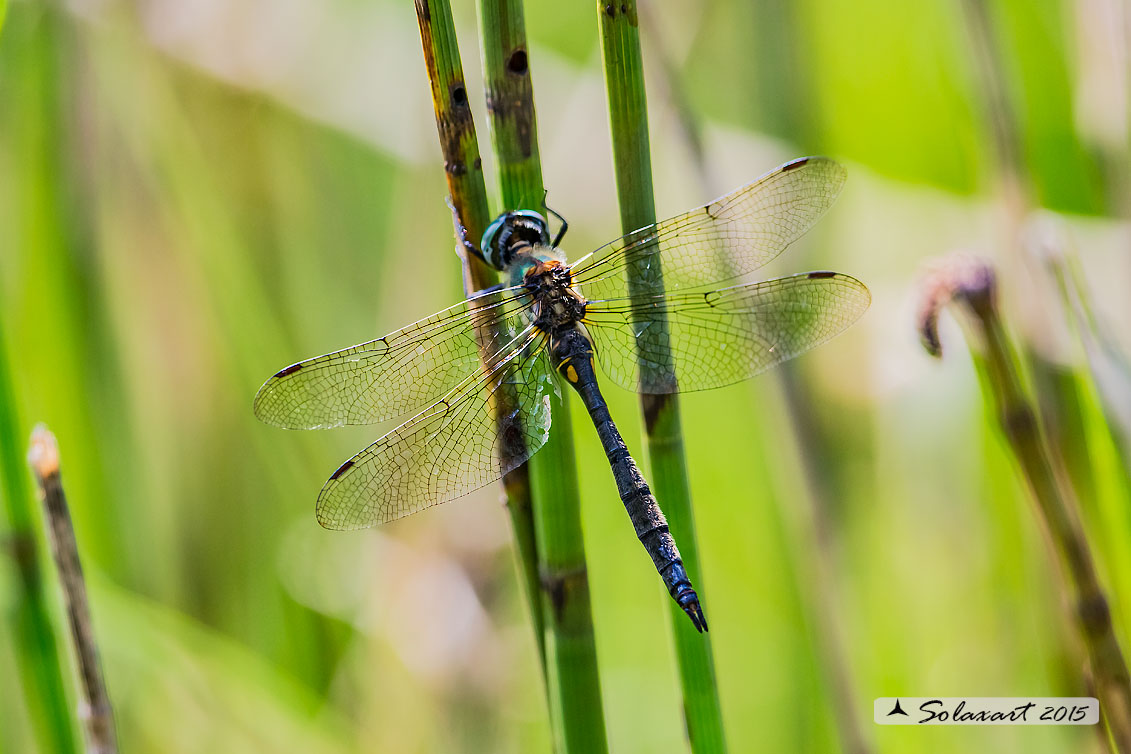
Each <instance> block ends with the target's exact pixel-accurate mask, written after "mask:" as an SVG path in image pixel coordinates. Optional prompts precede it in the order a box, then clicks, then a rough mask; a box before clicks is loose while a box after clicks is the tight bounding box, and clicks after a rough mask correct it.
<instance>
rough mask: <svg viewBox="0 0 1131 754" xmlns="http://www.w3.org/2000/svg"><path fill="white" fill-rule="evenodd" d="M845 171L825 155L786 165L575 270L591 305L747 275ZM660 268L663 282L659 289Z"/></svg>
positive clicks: (810, 215)
mask: <svg viewBox="0 0 1131 754" xmlns="http://www.w3.org/2000/svg"><path fill="white" fill-rule="evenodd" d="M845 175H846V174H845V170H844V168H843V167H841V166H840V165H839V164H837V163H836V162H833V161H832V160H830V159H828V158H825V157H805V158H802V159H800V160H794V161H793V162H789V163H786V164H785V165H782V166H781V167H779V168H777V169H776V170H774V171H773V172H771V173H768V174H767V175H765V176H763V177H762V178H759V179H758V180H757V181H755V182H753V183H751V184H748V185H746V186H743V187H742V188H740V189H738V190H736V191H734V192H732V193H730V194H727V195H726V196H723V197H720V198H719V199H716V200H715V201H713V202H711V203H710V204H708V205H706V206H704V207H700V208H699V209H694V210H691V211H690V212H687V213H685V214H682V215H679V216H678V217H673V218H671V219H668V220H664V221H663V222H659V223H656V224H654V225H649V226H647V227H644V228H641V229H640V230H637V231H633V232H632V233H629V234H628V235H626V236H624V237H623V238H619V239H617V240H616V241H613V242H612V243H610V244H608V245H606V246H603V247H601V248H600V249H597V250H596V251H594V252H593V253H592V254H590V255H589V256H587V257H583V258H582V259H580V260H578V261H577V262H576V263H575V264H574V265H573V279H574V283H575V285H576V286H577V287H578V288H579V289H580V290H581V293H582V294H584V295H585V297H586V298H588V299H590V300H603V299H615V298H621V297H623V296H627V295H629V284H628V278H629V277H630V276H632V277H633V279H634V288H633V290H632V293H634V294H639V293H641V292H643V293H645V294H650V293H660V292H661V291H663V290H666V291H677V290H686V289H688V288H696V287H702V286H708V285H715V284H717V283H719V282H722V281H724V280H730V279H731V278H734V277H737V276H739V275H744V274H746V273H748V272H752V271H753V270H756V269H757V268H759V267H761V266H762V265H764V264H766V263H767V262H769V261H770V260H771V259H773V258H774V257H776V256H778V255H779V254H781V253H782V251H784V250H785V248H786V247H787V246H789V245H790V244H791V243H793V242H794V241H795V240H797V239H798V238H799V237H800V236H801V235H802V234H804V233H805V231H807V230H809V228H811V227H812V226H813V224H814V223H815V222H816V221H817V220H818V219H819V218H820V217H821V215H823V214H824V213H825V210H827V209H828V208H829V207H830V206H831V205H832V203H833V200H835V199H836V196H837V194H839V193H840V189H841V187H842V186H843V185H844V180H845ZM661 271H662V277H663V283H662V286H661V284H660V273H661Z"/></svg>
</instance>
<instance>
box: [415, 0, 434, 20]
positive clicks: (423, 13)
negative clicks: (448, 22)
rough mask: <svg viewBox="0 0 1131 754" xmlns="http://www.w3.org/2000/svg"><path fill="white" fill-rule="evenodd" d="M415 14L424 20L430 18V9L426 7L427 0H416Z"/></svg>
mask: <svg viewBox="0 0 1131 754" xmlns="http://www.w3.org/2000/svg"><path fill="white" fill-rule="evenodd" d="M416 8H417V11H416V12H417V14H418V15H419V16H420V17H421V18H422V19H423V20H424V21H425V22H429V21H431V20H432V9H431V8H429V7H428V0H416Z"/></svg>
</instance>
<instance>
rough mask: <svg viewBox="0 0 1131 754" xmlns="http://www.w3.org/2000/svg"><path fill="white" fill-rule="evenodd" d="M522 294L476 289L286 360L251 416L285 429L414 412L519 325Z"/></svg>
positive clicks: (449, 386)
mask: <svg viewBox="0 0 1131 754" xmlns="http://www.w3.org/2000/svg"><path fill="white" fill-rule="evenodd" d="M529 306H530V299H529V296H527V295H526V294H525V292H524V291H522V290H521V289H517V288H507V289H503V290H500V291H492V292H490V293H483V294H479V295H478V296H475V297H473V298H471V299H468V300H466V301H462V302H460V303H459V304H456V305H455V306H453V307H450V308H448V309H445V310H443V311H441V312H438V313H436V314H433V315H432V316H431V317H427V318H425V319H422V320H420V321H419V322H416V323H415V324H412V325H409V326H408V327H405V328H404V329H401V330H397V331H396V332H394V333H390V334H389V335H386V336H385V337H383V338H378V339H377V340H372V341H370V342H368V343H362V344H361V345H357V346H354V347H352V348H347V349H345V350H342V351H335V352H334V353H328V354H325V355H324V356H318V357H315V358H313V359H307V360H306V361H301V362H299V363H297V364H292V365H291V366H289V367H287V368H286V369H283V370H281V371H279V372H278V373H276V374H275V375H274V376H273V377H271V379H269V380H267V382H265V383H264V384H263V387H261V388H260V389H259V392H258V393H257V394H256V396H255V415H256V416H257V417H259V418H260V419H261V420H263V421H264V422H267V423H268V424H274V425H276V426H280V427H285V428H287V429H319V428H325V427H339V426H342V425H343V424H372V423H374V422H379V421H385V420H386V419H392V418H396V417H399V416H404V415H405V414H408V413H410V412H412V411H419V410H420V409H421V408H423V407H424V406H427V405H430V404H431V403H432V402H433V401H435V400H436V399H437V398H439V397H440V396H442V395H444V394H445V393H447V392H448V391H449V390H451V389H452V388H453V387H454V386H456V385H457V384H459V383H460V381H461V380H463V379H465V378H467V377H468V376H469V375H472V374H474V373H475V372H476V370H477V369H478V368H479V366H480V365H481V363H482V358H483V355H487V356H489V355H490V354H493V353H495V352H496V351H497V350H498V349H499V347H500V345H501V344H502V343H505V342H506V340H507V339H508V338H510V337H512V336H513V335H514V333H515V332H516V331H518V330H521V329H522V328H524V327H525V325H526V323H525V321H524V316H523V312H524V311H525V310H526V309H527V308H528V307H529Z"/></svg>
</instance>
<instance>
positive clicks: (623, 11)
mask: <svg viewBox="0 0 1131 754" xmlns="http://www.w3.org/2000/svg"><path fill="white" fill-rule="evenodd" d="M620 12H621V13H623V14H625V15H628V6H627V5H624V4H623V3H622V4H621V6H620Z"/></svg>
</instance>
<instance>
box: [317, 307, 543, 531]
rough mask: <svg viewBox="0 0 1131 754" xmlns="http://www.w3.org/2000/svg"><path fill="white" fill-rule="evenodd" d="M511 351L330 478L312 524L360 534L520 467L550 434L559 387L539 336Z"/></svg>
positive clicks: (531, 333)
mask: <svg viewBox="0 0 1131 754" xmlns="http://www.w3.org/2000/svg"><path fill="white" fill-rule="evenodd" d="M521 337H522V338H523V340H522V341H521V342H519V343H516V344H515V347H513V348H510V349H504V351H501V352H500V354H499V356H498V358H497V359H495V360H494V362H493V363H491V364H488V365H486V366H484V367H483V368H482V369H481V370H480V372H479V373H478V374H476V375H475V376H474V377H472V378H469V379H467V380H465V381H464V382H463V383H461V384H460V385H459V386H457V387H456V388H455V389H453V390H452V391H451V392H450V393H449V394H448V395H447V396H445V397H444V399H443V400H441V401H440V402H438V403H436V404H434V405H433V406H431V407H430V408H428V409H427V410H425V411H423V412H422V413H420V414H418V415H417V416H415V417H413V418H412V419H410V420H409V421H407V422H405V423H404V424H402V425H401V426H399V427H397V428H396V429H394V430H393V431H391V432H389V434H387V435H385V436H384V437H382V438H381V439H379V440H377V441H376V442H374V443H373V444H372V445H370V446H369V447H368V448H366V449H365V450H363V451H361V452H360V453H358V454H357V455H356V456H354V457H353V458H351V459H350V460H348V461H346V463H344V464H342V466H341V467H340V468H339V469H338V470H337V471H336V472H334V475H333V476H332V477H330V480H329V481H328V482H326V485H325V486H324V487H323V488H322V492H321V493H320V494H319V495H318V522H319V523H320V524H322V525H323V526H325V527H326V528H328V529H359V528H363V527H367V526H374V525H376V524H380V523H385V522H387V521H392V520H394V519H397V518H401V517H402V516H407V515H408V514H410V513H414V512H416V511H419V510H422V509H424V508H427V507H430V506H432V505H438V504H440V503H443V502H447V501H448V500H452V499H454V498H457V497H460V496H462V495H465V494H467V493H469V492H471V491H473V490H476V489H478V488H480V487H483V486H485V485H487V484H490V483H491V482H493V481H495V480H496V479H498V478H499V477H501V476H502V475H503V474H506V473H507V472H508V471H511V470H512V469H514V468H515V467H517V466H519V465H520V464H522V463H525V462H526V461H527V459H529V458H530V456H531V455H533V454H534V453H535V452H536V451H537V450H538V449H539V448H541V447H542V445H543V444H545V442H546V439H547V438H548V437H549V431H550V422H551V416H550V407H551V399H550V396H551V394H556V392H557V383H556V381H555V380H554V378H553V376H552V374H551V372H550V370H549V363H548V361H547V358H546V356H545V354H544V353H543V351H544V340H545V337H544V336H543V335H542V334H540V333H538V332H537V331H535V330H534V329H533V328H529V329H528V330H527V331H525V332H524V333H523V334H522V336H521Z"/></svg>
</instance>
